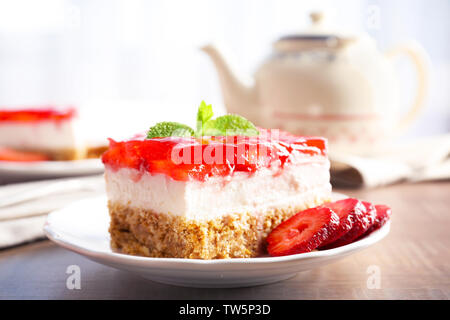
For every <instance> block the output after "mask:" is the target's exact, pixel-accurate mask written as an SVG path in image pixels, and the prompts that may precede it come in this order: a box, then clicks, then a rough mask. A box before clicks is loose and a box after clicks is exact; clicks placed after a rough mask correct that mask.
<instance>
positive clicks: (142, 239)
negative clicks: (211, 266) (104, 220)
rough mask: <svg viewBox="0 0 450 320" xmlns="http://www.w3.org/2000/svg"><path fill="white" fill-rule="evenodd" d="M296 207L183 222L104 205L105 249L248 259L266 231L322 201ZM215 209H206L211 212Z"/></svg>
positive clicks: (258, 250)
mask: <svg viewBox="0 0 450 320" xmlns="http://www.w3.org/2000/svg"><path fill="white" fill-rule="evenodd" d="M309 199H311V200H310V202H304V203H303V204H302V205H299V206H296V207H286V208H283V209H268V210H266V211H264V212H260V214H259V215H254V214H253V212H244V213H235V214H227V215H222V216H218V215H217V214H214V213H213V214H211V216H215V218H212V219H207V220H192V219H186V218H185V217H183V216H174V215H168V214H164V213H156V212H154V211H152V210H148V209H142V208H133V207H131V206H127V205H123V204H120V203H117V202H113V201H109V203H108V207H109V212H110V216H111V224H110V228H109V232H110V234H111V247H112V248H113V250H116V251H119V252H121V253H126V254H132V255H140V256H148V257H171V258H190V259H224V258H249V257H257V256H260V255H262V254H264V253H265V247H266V245H265V239H266V237H267V235H268V234H269V233H270V231H271V230H272V229H273V228H274V227H276V226H277V225H278V224H279V223H281V222H282V221H283V220H285V219H288V218H289V217H291V216H292V215H293V214H295V213H297V212H298V211H301V210H304V209H307V208H310V207H314V206H317V205H319V204H321V203H322V202H323V201H324V200H325V199H324V198H321V197H315V196H311V197H310V198H309ZM214 210H215V209H214V208H210V211H211V212H213V211H214Z"/></svg>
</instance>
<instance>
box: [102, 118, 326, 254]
mask: <svg viewBox="0 0 450 320" xmlns="http://www.w3.org/2000/svg"><path fill="white" fill-rule="evenodd" d="M199 114H200V112H199ZM224 117H227V116H223V117H219V118H217V119H216V120H212V121H216V122H214V123H210V122H207V123H206V125H205V126H204V127H203V128H200V127H199V128H200V129H199V131H198V132H201V133H202V134H198V133H193V130H192V129H190V128H188V127H187V126H184V125H180V124H174V123H170V122H168V123H162V124H161V125H159V126H155V127H154V128H152V129H151V130H150V131H149V136H148V137H147V138H135V139H131V140H127V141H114V140H112V139H111V140H110V146H109V149H108V150H107V151H106V152H105V153H104V154H103V156H102V160H103V163H104V165H105V180H106V191H107V196H108V207H109V213H110V217H111V222H110V228H109V231H110V234H111V246H112V248H113V249H114V250H116V251H119V252H122V253H126V254H133V255H141V256H150V257H177V258H194V259H221V258H243V257H255V256H258V255H261V254H263V253H264V251H265V247H266V243H265V242H266V238H267V235H268V234H269V233H270V232H271V231H272V229H273V228H274V227H276V226H277V225H278V224H279V223H281V222H282V221H284V220H285V219H288V218H289V217H291V216H292V215H294V214H295V213H297V212H298V211H300V210H304V209H307V208H310V207H315V206H317V205H320V204H322V203H324V202H325V201H329V200H330V197H331V185H330V182H329V180H330V176H329V166H330V163H329V161H328V158H327V147H326V140H325V139H324V138H315V137H301V136H294V135H291V134H288V133H286V132H282V131H279V130H263V129H256V128H254V127H252V126H253V125H251V124H249V123H248V122H245V121H247V120H245V119H244V120H245V121H244V120H242V119H243V118H236V117H237V116H234V115H233V117H234V118H231V115H230V118H226V119H224ZM224 123H226V125H225V127H227V128H231V129H232V130H231V131H230V130H228V129H227V131H228V134H227V133H225V132H224V133H223V135H219V134H220V133H221V132H222V131H221V130H222V129H223V126H224V125H223V124H224ZM174 125H175V126H177V125H178V128H179V129H180V130H181V131H180V130H179V132H178V133H179V135H181V136H173V132H171V133H169V134H168V133H167V132H166V131H167V128H171V127H173V126H174ZM238 127H241V128H242V127H243V128H245V130H246V131H245V130H244V133H245V132H248V128H253V129H252V134H251V135H250V136H246V135H238V134H236V133H239V132H240V131H239V130H238ZM161 128H162V129H164V130H166V131H164V130H162V129H161ZM211 128H213V129H211ZM161 130H162V131H161ZM211 130H213V131H211ZM155 132H156V133H155ZM180 132H181V134H180ZM208 132H214V133H215V134H216V135H208ZM150 133H152V135H151V134H150ZM155 135H156V136H155Z"/></svg>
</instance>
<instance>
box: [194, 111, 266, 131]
mask: <svg viewBox="0 0 450 320" xmlns="http://www.w3.org/2000/svg"><path fill="white" fill-rule="evenodd" d="M202 133H203V135H205V136H227V135H228V136H235V135H239V136H257V135H259V131H258V129H257V128H256V127H255V125H254V124H253V123H251V122H250V121H249V120H247V119H245V118H244V117H241V116H238V115H236V114H227V115H225V116H221V117H218V118H216V119H213V120H209V121H207V122H206V123H205V124H203V129H202Z"/></svg>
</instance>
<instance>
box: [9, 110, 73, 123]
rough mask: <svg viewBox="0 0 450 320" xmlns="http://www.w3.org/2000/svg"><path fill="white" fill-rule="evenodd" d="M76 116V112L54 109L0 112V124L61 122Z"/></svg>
mask: <svg viewBox="0 0 450 320" xmlns="http://www.w3.org/2000/svg"><path fill="white" fill-rule="evenodd" d="M74 116H76V110H75V109H74V108H69V109H65V110H58V109H56V108H54V107H43V108H40V109H20V110H0V122H38V121H44V120H52V121H61V120H67V119H71V118H73V117H74Z"/></svg>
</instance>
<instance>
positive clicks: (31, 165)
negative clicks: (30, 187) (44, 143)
mask: <svg viewBox="0 0 450 320" xmlns="http://www.w3.org/2000/svg"><path fill="white" fill-rule="evenodd" d="M103 168H104V167H103V164H102V162H101V160H100V159H83V160H71V161H36V162H13V161H0V177H1V179H2V180H3V179H5V180H6V179H22V180H25V179H36V178H58V177H67V176H79V175H89V174H96V173H102V172H103Z"/></svg>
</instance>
